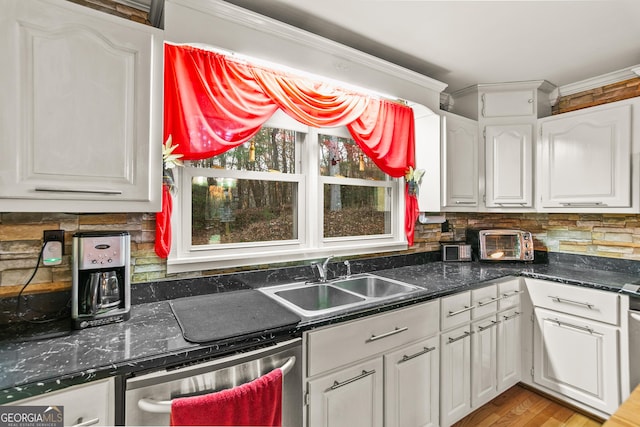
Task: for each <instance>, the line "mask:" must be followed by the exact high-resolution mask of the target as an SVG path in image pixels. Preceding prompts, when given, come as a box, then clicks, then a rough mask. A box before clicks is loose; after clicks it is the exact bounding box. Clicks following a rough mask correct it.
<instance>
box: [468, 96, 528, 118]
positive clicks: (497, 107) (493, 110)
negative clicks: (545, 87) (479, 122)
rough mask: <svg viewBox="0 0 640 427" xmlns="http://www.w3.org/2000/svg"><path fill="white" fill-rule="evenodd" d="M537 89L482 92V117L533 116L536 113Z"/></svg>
mask: <svg viewBox="0 0 640 427" xmlns="http://www.w3.org/2000/svg"><path fill="white" fill-rule="evenodd" d="M535 99H536V95H535V91H534V90H533V89H523V90H511V91H501V92H488V91H487V92H482V93H481V94H480V117H483V118H500V117H515V116H533V115H535V114H536V108H535V107H536V104H535Z"/></svg>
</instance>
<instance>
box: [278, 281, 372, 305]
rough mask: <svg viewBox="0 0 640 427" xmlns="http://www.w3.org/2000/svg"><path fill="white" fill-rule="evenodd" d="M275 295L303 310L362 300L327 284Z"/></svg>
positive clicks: (362, 299) (290, 290)
mask: <svg viewBox="0 0 640 427" xmlns="http://www.w3.org/2000/svg"><path fill="white" fill-rule="evenodd" d="M275 295H277V296H279V297H280V298H283V299H285V300H287V301H289V302H290V303H292V304H295V305H297V306H298V307H301V308H303V309H305V310H313V311H317V310H326V309H328V308H332V307H337V306H340V305H345V304H352V303H354V302H358V301H364V298H362V297H359V296H356V295H353V294H351V293H349V292H344V291H341V290H340V289H338V288H334V287H333V286H329V285H306V286H301V287H299V288H295V289H289V290H286V291H279V292H276V293H275Z"/></svg>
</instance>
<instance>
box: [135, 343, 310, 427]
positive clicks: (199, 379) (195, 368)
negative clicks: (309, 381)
mask: <svg viewBox="0 0 640 427" xmlns="http://www.w3.org/2000/svg"><path fill="white" fill-rule="evenodd" d="M301 366H302V339H300V338H297V339H294V340H290V341H286V342H283V343H279V344H276V345H274V346H271V347H268V348H261V349H258V350H254V351H251V352H246V353H240V354H234V355H232V356H229V357H224V358H220V359H215V360H211V361H207V362H203V363H196V364H193V365H190V366H183V367H178V368H173V369H164V370H162V371H158V372H152V373H148V374H144V375H141V376H136V377H132V378H129V379H127V380H126V382H125V402H124V413H125V425H130V426H145V425H156V426H160V425H166V426H168V425H169V413H170V408H171V399H173V398H176V397H184V396H193V395H199V394H206V393H211V392H215V391H220V390H224V389H228V388H232V387H235V386H239V385H242V384H244V383H247V382H249V381H252V380H254V379H256V378H258V377H260V376H262V375H264V374H266V373H268V372H270V371H271V370H273V369H275V368H282V369H283V373H284V377H283V383H282V425H283V427H299V426H301V425H302V368H301Z"/></svg>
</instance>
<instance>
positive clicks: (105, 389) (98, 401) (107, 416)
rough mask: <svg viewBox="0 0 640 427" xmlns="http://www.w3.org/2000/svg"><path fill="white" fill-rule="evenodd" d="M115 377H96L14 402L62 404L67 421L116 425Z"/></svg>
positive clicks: (33, 404) (67, 423)
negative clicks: (94, 379)
mask: <svg viewBox="0 0 640 427" xmlns="http://www.w3.org/2000/svg"><path fill="white" fill-rule="evenodd" d="M114 396H115V391H114V385H113V379H105V380H99V381H94V382H91V383H89V384H82V385H77V386H73V387H69V388H66V389H63V390H60V391H54V392H52V393H46V394H43V395H40V396H36V397H33V398H29V399H24V400H20V401H18V402H14V403H11V405H19V406H25V405H26V406H44V407H48V406H62V407H64V408H63V411H64V414H63V415H64V425H65V426H71V425H87V426H90V425H91V426H112V425H114V422H115V407H114Z"/></svg>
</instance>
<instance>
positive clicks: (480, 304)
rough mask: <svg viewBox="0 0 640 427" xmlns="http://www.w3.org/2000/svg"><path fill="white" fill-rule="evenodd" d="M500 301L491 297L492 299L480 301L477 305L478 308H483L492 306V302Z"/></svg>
mask: <svg viewBox="0 0 640 427" xmlns="http://www.w3.org/2000/svg"><path fill="white" fill-rule="evenodd" d="M497 300H498V298H494V297H491V298H490V299H488V300H486V301H478V302H477V303H476V304H478V307H483V306H485V305H487V304H491V303H492V302H496V301H497Z"/></svg>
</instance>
